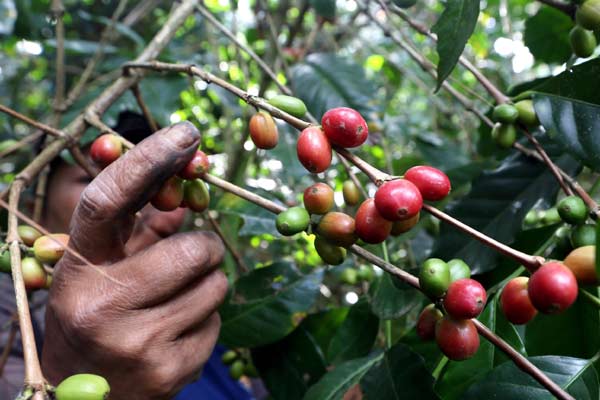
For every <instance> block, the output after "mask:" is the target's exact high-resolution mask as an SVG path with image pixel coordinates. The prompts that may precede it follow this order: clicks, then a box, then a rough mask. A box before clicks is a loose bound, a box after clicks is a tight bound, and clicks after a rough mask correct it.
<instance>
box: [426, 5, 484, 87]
mask: <svg viewBox="0 0 600 400" xmlns="http://www.w3.org/2000/svg"><path fill="white" fill-rule="evenodd" d="M478 16H479V0H448V2H447V3H446V8H445V9H444V12H443V13H442V15H441V16H440V18H439V19H438V20H437V22H436V23H435V25H434V26H433V28H432V31H433V32H435V33H437V35H438V41H437V52H438V55H439V57H440V60H439V63H438V68H437V71H438V79H437V88H436V90H439V88H440V87H441V86H442V83H443V82H444V81H445V80H446V78H447V77H448V75H450V73H451V72H452V70H453V69H454V66H455V65H456V63H457V62H458V59H459V58H460V56H461V54H462V52H463V50H464V48H465V45H466V44H467V41H468V40H469V38H470V37H471V35H472V34H473V31H474V30H475V25H477V17H478Z"/></svg>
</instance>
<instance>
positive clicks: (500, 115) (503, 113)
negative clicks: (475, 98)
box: [492, 104, 519, 124]
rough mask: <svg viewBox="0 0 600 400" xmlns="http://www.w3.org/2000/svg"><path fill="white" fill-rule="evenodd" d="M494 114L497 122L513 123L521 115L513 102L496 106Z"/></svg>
mask: <svg viewBox="0 0 600 400" xmlns="http://www.w3.org/2000/svg"><path fill="white" fill-rule="evenodd" d="M492 116H493V117H494V121H496V122H500V123H503V124H512V123H514V122H515V121H516V120H517V118H518V117H519V111H518V110H517V108H516V107H515V106H513V105H512V104H500V105H498V106H496V107H495V108H494V112H493V114H492Z"/></svg>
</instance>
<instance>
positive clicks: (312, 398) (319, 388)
mask: <svg viewBox="0 0 600 400" xmlns="http://www.w3.org/2000/svg"><path fill="white" fill-rule="evenodd" d="M382 358H383V354H378V355H371V356H368V357H363V358H359V359H356V360H351V361H347V362H345V363H343V364H340V365H338V366H337V367H335V368H334V369H333V370H332V371H330V372H328V373H327V374H325V375H324V376H323V377H322V378H321V379H320V380H319V382H317V383H316V384H315V385H314V386H312V387H311V388H310V389H309V390H308V392H306V395H305V396H304V400H341V399H342V398H343V396H344V394H345V393H346V392H347V391H348V389H350V388H351V387H352V386H353V385H355V384H357V383H358V382H359V381H360V379H361V378H362V377H363V375H364V374H366V373H367V371H368V370H369V369H370V368H371V367H372V366H373V365H374V364H375V363H376V362H378V361H379V360H381V359H382Z"/></svg>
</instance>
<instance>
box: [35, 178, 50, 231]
mask: <svg viewBox="0 0 600 400" xmlns="http://www.w3.org/2000/svg"><path fill="white" fill-rule="evenodd" d="M49 173H50V167H49V166H47V167H46V168H44V170H43V171H42V173H41V174H40V175H39V177H38V181H37V184H36V186H35V201H34V203H33V220H34V221H35V222H40V221H41V220H42V214H43V211H44V199H45V198H46V185H47V183H48V175H49Z"/></svg>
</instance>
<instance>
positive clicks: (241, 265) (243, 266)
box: [205, 212, 250, 273]
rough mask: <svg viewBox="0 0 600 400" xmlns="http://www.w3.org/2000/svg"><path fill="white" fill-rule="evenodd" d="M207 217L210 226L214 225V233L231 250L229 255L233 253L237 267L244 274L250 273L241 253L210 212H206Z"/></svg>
mask: <svg viewBox="0 0 600 400" xmlns="http://www.w3.org/2000/svg"><path fill="white" fill-rule="evenodd" d="M205 215H206V218H207V219H208V221H209V222H210V224H211V225H212V227H213V229H214V231H215V232H216V233H217V235H219V237H220V238H221V240H222V241H223V243H224V244H225V247H227V250H229V253H231V256H232V257H233V259H234V260H235V263H236V264H237V266H238V267H239V268H240V269H241V270H242V272H243V273H246V272H248V271H250V268H248V266H247V265H246V263H245V262H244V259H243V258H242V256H241V255H240V253H239V252H238V251H237V250H236V248H235V247H234V246H233V244H232V243H231V241H229V239H227V237H226V236H225V234H224V233H223V230H222V229H221V226H220V225H219V222H218V221H217V220H216V219H215V218H214V217H213V216H212V215H211V214H210V212H206V213H205Z"/></svg>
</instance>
